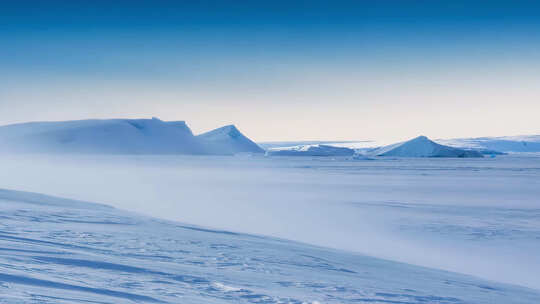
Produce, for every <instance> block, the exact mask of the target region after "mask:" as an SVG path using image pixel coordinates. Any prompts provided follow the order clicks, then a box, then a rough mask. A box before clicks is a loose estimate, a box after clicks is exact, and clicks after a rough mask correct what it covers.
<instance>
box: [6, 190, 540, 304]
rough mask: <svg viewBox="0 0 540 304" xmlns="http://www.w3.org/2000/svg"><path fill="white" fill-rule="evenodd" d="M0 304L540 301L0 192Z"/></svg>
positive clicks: (532, 294)
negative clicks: (0, 219)
mask: <svg viewBox="0 0 540 304" xmlns="http://www.w3.org/2000/svg"><path fill="white" fill-rule="evenodd" d="M0 217H1V218H2V221H1V222H0V303H401V304H404V303H537V302H538V301H540V292H538V291H534V290H531V289H527V288H522V287H517V286H511V285H504V284H500V283H495V282H489V281H485V280H480V279H477V278H474V277H470V276H465V275H461V274H456V273H450V272H444V271H440V270H434V269H428V268H422V267H418V266H413V265H407V264H401V263H396V262H391V261H386V260H381V259H377V258H372V257H367V256H363V255H358V254H353V253H347V252H344V251H339V250H332V249H325V248H320V247H314V246H310V245H306V244H302V243H295V242H291V241H286V240H282V239H275V238H270V237H263V236H256V235H249V234H242V233H234V232H229V231H223V230H215V229H208V228H202V227H197V226H191V225H183V224H179V223H176V222H169V221H165V220H159V219H155V218H149V217H145V216H140V215H136V214H133V213H129V212H126V211H121V210H117V209H114V208H110V207H108V206H105V205H100V204H99V205H98V204H92V203H85V202H81V201H70V200H65V199H59V198H56V197H49V196H43V195H39V194H33V193H24V192H14V191H9V190H0Z"/></svg>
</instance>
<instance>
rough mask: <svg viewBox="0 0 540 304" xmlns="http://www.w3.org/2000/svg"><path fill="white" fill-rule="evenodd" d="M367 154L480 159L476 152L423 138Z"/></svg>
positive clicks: (479, 154)
mask: <svg viewBox="0 0 540 304" xmlns="http://www.w3.org/2000/svg"><path fill="white" fill-rule="evenodd" d="M369 154H372V155H376V156H396V157H482V154H481V153H480V152H478V151H473V150H464V149H459V148H454V147H449V146H444V145H441V144H438V143H435V142H434V141H432V140H430V139H429V138H427V137H425V136H418V137H416V138H413V139H411V140H408V141H405V142H401V143H397V144H393V145H389V146H385V147H382V148H378V149H375V150H374V151H372V152H369Z"/></svg>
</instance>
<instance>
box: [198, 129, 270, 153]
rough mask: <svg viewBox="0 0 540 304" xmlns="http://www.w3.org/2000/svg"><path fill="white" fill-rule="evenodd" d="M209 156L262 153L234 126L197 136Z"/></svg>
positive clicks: (262, 151)
mask: <svg viewBox="0 0 540 304" xmlns="http://www.w3.org/2000/svg"><path fill="white" fill-rule="evenodd" d="M197 138H198V139H199V140H200V141H201V143H202V145H203V146H204V147H205V150H206V151H207V152H208V153H209V154H236V153H264V150H263V149H261V147H259V146H258V145H257V144H256V143H254V142H253V141H252V140H251V139H249V138H247V137H246V136H244V134H242V133H241V132H240V131H239V130H238V129H237V128H236V127H235V126H234V125H228V126H224V127H221V128H218V129H215V130H212V131H209V132H206V133H203V134H200V135H198V136H197Z"/></svg>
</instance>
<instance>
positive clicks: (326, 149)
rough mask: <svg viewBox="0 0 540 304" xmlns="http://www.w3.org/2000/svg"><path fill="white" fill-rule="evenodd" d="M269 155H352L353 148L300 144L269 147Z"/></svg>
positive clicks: (267, 152)
mask: <svg viewBox="0 0 540 304" xmlns="http://www.w3.org/2000/svg"><path fill="white" fill-rule="evenodd" d="M266 154H267V155H270V156H352V155H353V154H354V150H353V149H350V148H345V147H335V146H330V145H322V144H316V145H301V146H294V147H285V148H271V149H269V150H267V151H266Z"/></svg>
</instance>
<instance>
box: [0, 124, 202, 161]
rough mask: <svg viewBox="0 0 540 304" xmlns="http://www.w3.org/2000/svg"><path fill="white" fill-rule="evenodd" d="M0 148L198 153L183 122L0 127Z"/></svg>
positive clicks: (122, 152) (27, 150) (195, 141)
mask: <svg viewBox="0 0 540 304" xmlns="http://www.w3.org/2000/svg"><path fill="white" fill-rule="evenodd" d="M0 149H1V151H3V152H23V153H91V154H202V153H204V149H203V147H202V145H201V144H200V143H199V141H198V140H197V139H196V138H195V136H193V133H192V132H191V130H190V129H189V127H188V126H187V125H186V123H185V122H184V121H171V122H165V121H161V120H159V119H157V118H152V119H89V120H74V121H59V122H30V123H22V124H15V125H8V126H2V127H0Z"/></svg>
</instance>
